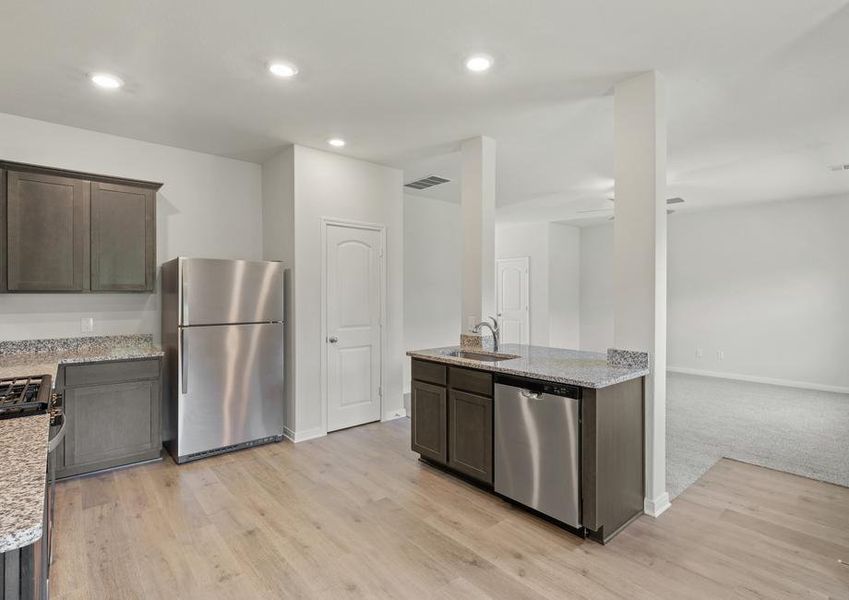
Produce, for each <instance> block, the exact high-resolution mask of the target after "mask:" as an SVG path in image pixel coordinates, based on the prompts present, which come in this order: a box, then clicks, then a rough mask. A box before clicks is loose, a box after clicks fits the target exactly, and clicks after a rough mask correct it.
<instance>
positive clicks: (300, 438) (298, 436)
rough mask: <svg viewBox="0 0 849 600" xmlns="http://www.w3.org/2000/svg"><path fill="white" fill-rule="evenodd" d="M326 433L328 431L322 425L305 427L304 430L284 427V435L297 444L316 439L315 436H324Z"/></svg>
mask: <svg viewBox="0 0 849 600" xmlns="http://www.w3.org/2000/svg"><path fill="white" fill-rule="evenodd" d="M326 435H327V432H326V431H325V430H324V429H322V428H321V427H314V428H313V429H305V430H304V431H292V430H291V429H289V428H288V427H284V428H283V437H285V438H286V439H287V440H289V441H290V442H293V443H295V444H298V443H300V442H306V441H307V440H314V439H315V438H320V437H324V436H326Z"/></svg>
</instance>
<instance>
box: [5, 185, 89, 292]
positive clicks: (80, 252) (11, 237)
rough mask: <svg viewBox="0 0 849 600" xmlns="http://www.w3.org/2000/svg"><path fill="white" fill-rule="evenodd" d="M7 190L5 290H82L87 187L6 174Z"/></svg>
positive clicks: (85, 263)
mask: <svg viewBox="0 0 849 600" xmlns="http://www.w3.org/2000/svg"><path fill="white" fill-rule="evenodd" d="M6 189H7V190H8V192H7V203H8V205H7V209H6V211H7V215H8V219H7V222H8V224H7V228H8V233H7V244H6V247H7V249H8V263H9V264H8V277H9V279H8V286H9V290H10V291H34V292H39V291H56V292H82V291H83V290H85V289H86V288H87V287H88V281H87V279H88V273H89V269H88V260H87V259H88V237H89V230H88V229H89V182H88V181H84V180H81V179H72V178H70V177H58V176H55V175H45V174H41V173H18V172H15V171H9V173H8V175H7V187H6Z"/></svg>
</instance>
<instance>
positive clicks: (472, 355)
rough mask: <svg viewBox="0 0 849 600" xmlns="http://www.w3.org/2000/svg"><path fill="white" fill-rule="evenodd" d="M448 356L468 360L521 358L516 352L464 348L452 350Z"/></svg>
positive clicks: (491, 360) (485, 360)
mask: <svg viewBox="0 0 849 600" xmlns="http://www.w3.org/2000/svg"><path fill="white" fill-rule="evenodd" d="M448 356H456V357H457V358H468V359H469V360H479V361H482V362H498V361H500V360H510V359H513V358H521V357H520V356H519V355H518V354H496V353H489V352H467V351H465V350H454V351H453V352H449V353H448Z"/></svg>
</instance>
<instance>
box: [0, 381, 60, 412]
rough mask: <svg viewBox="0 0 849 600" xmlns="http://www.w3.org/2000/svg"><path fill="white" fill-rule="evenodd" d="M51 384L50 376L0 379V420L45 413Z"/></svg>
mask: <svg viewBox="0 0 849 600" xmlns="http://www.w3.org/2000/svg"><path fill="white" fill-rule="evenodd" d="M52 384H53V379H52V378H51V377H50V375H31V376H25V377H4V378H0V419H11V418H14V417H26V416H29V415H38V414H41V413H45V412H47V410H48V408H50V397H51V391H50V388H51V387H52Z"/></svg>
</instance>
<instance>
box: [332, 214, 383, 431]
mask: <svg viewBox="0 0 849 600" xmlns="http://www.w3.org/2000/svg"><path fill="white" fill-rule="evenodd" d="M326 243H327V247H326V254H325V256H326V259H327V262H326V265H327V272H326V287H325V292H326V297H325V310H326V313H325V314H326V318H327V321H326V323H327V327H326V330H327V336H326V339H325V348H326V351H327V354H326V361H325V365H326V372H325V384H326V388H325V389H326V390H327V430H328V431H334V430H336V429H343V428H345V427H352V426H354V425H362V424H363V423H370V422H372V421H379V420H380V357H381V347H380V346H381V328H380V322H381V310H382V306H381V293H380V290H381V282H380V278H381V268H380V266H381V260H382V259H381V255H382V251H381V245H382V235H381V232H380V231H376V230H373V229H362V228H357V227H351V226H342V225H329V224H328V225H327V237H326Z"/></svg>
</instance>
